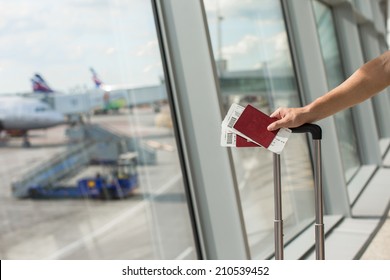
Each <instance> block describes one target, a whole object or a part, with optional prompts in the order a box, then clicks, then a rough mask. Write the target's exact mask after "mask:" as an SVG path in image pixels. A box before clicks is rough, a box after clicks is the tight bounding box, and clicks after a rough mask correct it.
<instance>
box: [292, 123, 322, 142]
mask: <svg viewBox="0 0 390 280" xmlns="http://www.w3.org/2000/svg"><path fill="white" fill-rule="evenodd" d="M291 131H292V133H307V132H309V133H311V136H312V137H313V140H321V139H322V129H321V127H320V126H319V125H316V124H311V123H305V124H303V125H301V126H298V127H294V128H291Z"/></svg>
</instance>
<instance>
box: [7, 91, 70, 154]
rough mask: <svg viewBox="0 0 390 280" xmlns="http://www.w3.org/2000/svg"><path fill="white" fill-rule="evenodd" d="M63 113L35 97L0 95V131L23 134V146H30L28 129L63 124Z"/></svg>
mask: <svg viewBox="0 0 390 280" xmlns="http://www.w3.org/2000/svg"><path fill="white" fill-rule="evenodd" d="M65 122H66V121H65V117H64V115H63V114H61V113H59V112H56V111H55V110H53V109H51V108H50V106H49V105H48V104H47V103H45V102H43V101H41V100H39V99H37V98H28V97H19V96H3V97H0V132H4V131H5V132H8V133H11V134H13V135H20V136H23V147H30V146H31V143H30V141H29V138H28V131H29V130H33V129H44V128H50V127H53V126H56V125H59V124H64V123H65Z"/></svg>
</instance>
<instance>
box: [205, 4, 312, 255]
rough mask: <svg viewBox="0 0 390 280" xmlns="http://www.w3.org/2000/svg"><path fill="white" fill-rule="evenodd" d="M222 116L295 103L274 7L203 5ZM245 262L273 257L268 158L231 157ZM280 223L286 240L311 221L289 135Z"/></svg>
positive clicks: (302, 158) (255, 153)
mask: <svg viewBox="0 0 390 280" xmlns="http://www.w3.org/2000/svg"><path fill="white" fill-rule="evenodd" d="M204 3H205V7H206V12H207V19H208V26H209V30H210V35H211V40H212V46H213V51H214V56H215V57H216V60H217V61H216V65H217V69H218V74H219V81H220V87H221V88H220V91H221V95H222V96H221V97H222V100H223V102H224V109H225V111H227V110H228V108H229V107H230V105H231V104H232V103H239V104H241V105H243V106H245V105H247V104H248V103H250V104H252V105H253V106H255V107H257V108H258V109H260V110H262V111H263V112H265V113H267V114H270V113H271V112H272V111H273V110H274V109H275V108H277V107H279V106H298V105H300V100H299V96H298V91H297V85H296V79H295V74H294V70H293V66H292V60H291V55H290V49H289V44H288V38H287V34H286V28H285V24H284V18H283V14H282V8H281V5H280V2H279V1H274V0H261V1H254V0H252V1H245V3H244V2H243V1H229V0H220V1H218V0H204ZM233 157H234V164H235V172H236V175H237V178H238V182H239V189H240V196H241V200H242V205H243V211H244V218H245V222H246V228H247V233H248V239H249V243H250V246H251V253H252V257H253V258H255V259H264V258H268V257H270V256H271V255H272V253H273V250H274V247H273V246H274V245H273V244H274V243H273V240H274V239H273V238H274V237H273V217H274V216H273V210H274V208H273V207H274V206H273V175H272V166H273V165H272V153H270V152H268V151H266V150H265V149H260V148H245V149H234V150H233ZM282 173H283V174H282V185H283V188H282V189H283V207H284V208H283V216H284V226H285V239H286V240H289V239H290V238H292V237H293V236H294V234H296V233H297V232H298V231H299V230H301V229H302V228H303V227H305V226H306V225H307V224H308V223H309V222H311V221H312V219H313V217H314V214H313V210H314V207H313V201H312V200H313V199H312V195H313V178H312V167H311V162H310V157H309V152H308V147H307V142H306V139H305V137H304V136H302V135H293V137H291V139H290V140H289V142H288V143H287V146H286V148H285V150H284V151H283V154H282Z"/></svg>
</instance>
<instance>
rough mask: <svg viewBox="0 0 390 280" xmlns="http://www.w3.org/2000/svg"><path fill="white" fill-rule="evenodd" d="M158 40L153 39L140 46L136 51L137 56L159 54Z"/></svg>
mask: <svg viewBox="0 0 390 280" xmlns="http://www.w3.org/2000/svg"><path fill="white" fill-rule="evenodd" d="M158 52H159V50H158V42H157V39H156V40H153V41H149V42H147V43H146V44H144V45H143V46H141V47H140V48H139V50H138V51H137V53H136V56H138V57H142V56H150V55H153V56H154V55H156V54H158Z"/></svg>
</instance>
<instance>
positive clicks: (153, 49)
mask: <svg viewBox="0 0 390 280" xmlns="http://www.w3.org/2000/svg"><path fill="white" fill-rule="evenodd" d="M90 67H93V68H94V69H95V71H96V72H97V73H98V75H99V77H100V79H101V80H103V82H104V83H106V84H126V85H130V86H144V85H152V84H158V83H159V82H160V78H161V77H162V76H163V74H162V66H161V58H160V53H159V48H158V43H157V35H156V31H155V26H154V19H153V13H152V8H151V5H150V1H145V0H60V1H52V0H34V1H31V0H12V1H5V0H0V93H17V92H29V91H31V83H30V78H31V77H32V76H33V74H34V73H39V74H41V75H42V76H43V77H44V78H45V79H46V81H47V82H48V84H49V85H50V86H51V87H52V88H53V89H54V90H58V91H63V92H69V91H72V90H75V89H77V88H78V89H80V88H82V89H83V88H91V87H93V86H94V85H93V82H92V79H91V73H90V72H89V68H90Z"/></svg>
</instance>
